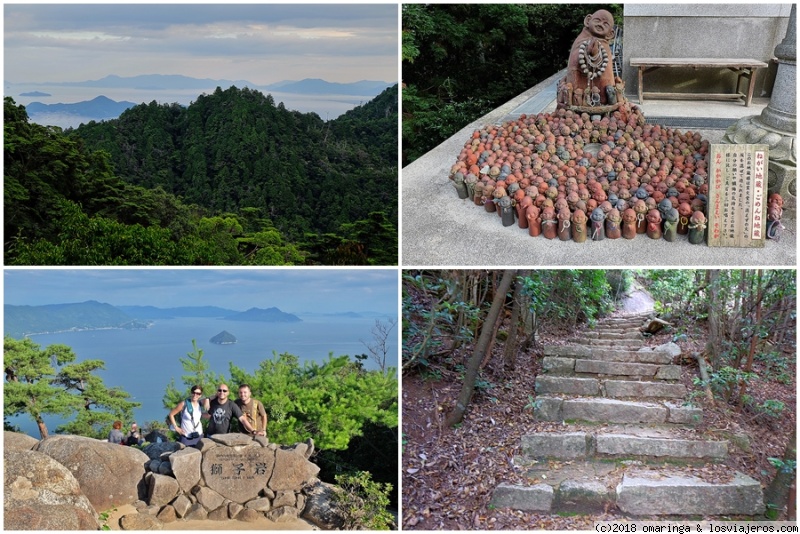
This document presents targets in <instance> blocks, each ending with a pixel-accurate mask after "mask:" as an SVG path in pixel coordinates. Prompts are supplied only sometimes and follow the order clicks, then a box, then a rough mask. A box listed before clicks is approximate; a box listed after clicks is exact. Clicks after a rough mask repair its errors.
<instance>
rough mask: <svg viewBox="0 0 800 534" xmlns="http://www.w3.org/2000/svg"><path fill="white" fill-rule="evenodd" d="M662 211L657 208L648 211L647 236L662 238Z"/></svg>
mask: <svg viewBox="0 0 800 534" xmlns="http://www.w3.org/2000/svg"><path fill="white" fill-rule="evenodd" d="M661 235H662V234H661V213H660V212H659V211H658V210H657V209H653V210H650V211H648V212H647V237H649V238H650V239H661Z"/></svg>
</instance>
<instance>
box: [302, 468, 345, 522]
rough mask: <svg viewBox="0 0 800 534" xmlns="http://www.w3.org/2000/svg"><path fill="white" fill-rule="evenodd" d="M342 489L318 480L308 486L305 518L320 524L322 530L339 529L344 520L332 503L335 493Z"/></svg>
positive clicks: (303, 515)
mask: <svg viewBox="0 0 800 534" xmlns="http://www.w3.org/2000/svg"><path fill="white" fill-rule="evenodd" d="M337 491H342V490H341V489H340V488H338V487H337V486H334V485H332V484H326V483H325V482H322V481H320V480H316V481H315V482H314V484H313V485H311V486H309V487H308V488H306V490H305V493H306V496H307V499H306V504H305V508H304V509H303V514H302V517H303V519H305V520H307V521H309V522H310V523H312V524H314V525H316V526H318V527H319V528H320V529H322V530H339V529H341V528H342V527H343V526H344V520H343V519H342V516H341V515H340V514H339V512H338V511H337V510H336V508H335V507H334V506H333V505H332V503H333V499H334V497H333V495H334V493H335V492H337Z"/></svg>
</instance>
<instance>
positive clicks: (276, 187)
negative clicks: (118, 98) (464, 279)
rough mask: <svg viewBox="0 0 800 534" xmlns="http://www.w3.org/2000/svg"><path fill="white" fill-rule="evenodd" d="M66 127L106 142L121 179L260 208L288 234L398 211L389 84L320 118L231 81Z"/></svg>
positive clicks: (206, 200) (204, 200) (192, 199)
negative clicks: (356, 104) (178, 100)
mask: <svg viewBox="0 0 800 534" xmlns="http://www.w3.org/2000/svg"><path fill="white" fill-rule="evenodd" d="M70 135H71V136H72V137H74V138H80V139H82V140H83V141H84V142H85V143H86V145H87V146H88V147H90V148H92V149H103V150H105V151H107V152H108V153H109V154H110V155H111V162H112V165H113V168H114V171H115V173H116V174H117V176H119V177H120V178H122V179H123V180H125V181H126V182H129V183H132V184H136V185H141V186H144V187H148V188H152V187H156V186H161V187H163V188H164V189H165V190H166V191H168V192H170V193H172V194H175V195H177V196H178V197H180V198H181V199H182V200H183V201H184V202H186V203H190V204H197V205H199V206H202V207H204V208H208V209H211V210H214V211H217V212H227V211H232V212H235V211H237V210H239V209H240V208H244V207H248V208H259V209H261V210H262V213H263V214H264V215H267V216H268V217H270V219H271V220H272V221H273V223H274V224H275V226H276V228H278V229H279V231H280V232H281V233H283V234H284V235H288V236H290V237H294V238H297V237H299V236H302V235H303V233H305V232H322V233H324V232H334V231H336V230H337V229H338V227H339V226H340V225H341V224H345V223H349V222H353V221H355V220H358V219H363V218H365V217H367V216H368V215H369V213H370V212H373V211H383V212H384V213H386V215H387V218H388V219H389V220H390V221H392V222H393V223H395V222H396V219H397V168H396V167H397V86H394V87H393V88H391V89H387V90H386V91H384V93H382V94H381V95H379V96H378V97H377V98H376V99H375V100H373V101H371V102H369V103H367V104H365V105H364V106H362V107H360V108H357V109H356V110H352V111H351V112H349V113H347V114H345V115H343V116H342V117H340V118H338V119H335V120H332V121H329V122H327V123H326V122H325V121H323V120H322V119H321V118H320V117H319V116H318V115H317V114H315V113H299V112H297V111H289V110H287V109H286V108H285V107H284V106H283V104H282V103H279V104H277V105H276V104H275V102H274V100H273V98H272V96H271V95H264V94H262V93H260V92H258V91H254V90H251V89H248V88H244V89H238V88H236V87H231V88H229V89H226V90H222V89H220V88H217V90H216V91H215V92H214V93H213V94H211V95H201V96H199V97H198V98H197V100H196V101H195V102H193V103H192V104H190V105H189V106H188V107H187V108H182V107H181V106H178V105H176V104H171V105H167V104H157V103H156V102H151V103H150V104H141V105H139V106H136V107H134V108H131V109H129V110H127V111H126V112H125V113H123V114H122V115H121V116H120V117H119V119H116V120H112V121H107V122H102V123H90V124H88V125H82V126H81V127H79V128H77V129H76V130H74V131H73V132H72V133H71V134H70Z"/></svg>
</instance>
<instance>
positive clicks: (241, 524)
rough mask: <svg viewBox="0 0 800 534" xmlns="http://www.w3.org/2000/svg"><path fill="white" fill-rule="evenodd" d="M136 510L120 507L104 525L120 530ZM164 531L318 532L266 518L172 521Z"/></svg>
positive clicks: (298, 523)
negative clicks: (122, 521) (253, 519)
mask: <svg viewBox="0 0 800 534" xmlns="http://www.w3.org/2000/svg"><path fill="white" fill-rule="evenodd" d="M135 513H136V508H134V507H133V505H126V506H120V507H119V508H118V509H117V510H116V511H115V512H114V513H113V514H111V516H110V517H109V518H108V522H107V523H106V524H107V525H108V526H109V527H111V530H122V529H121V528H120V526H119V520H120V518H122V516H124V515H127V514H135ZM164 529H165V530H178V531H182V530H203V531H211V530H318V529H316V528H315V527H314V526H313V525H312V524H311V523H307V522H306V521H303V520H302V519H298V520H296V521H289V522H286V523H276V522H274V521H270V520H269V519H267V518H264V519H260V520H258V521H253V522H247V521H235V520H230V521H211V520H206V521H183V520H180V519H179V520H178V521H173V522H172V523H165V524H164Z"/></svg>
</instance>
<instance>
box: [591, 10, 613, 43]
mask: <svg viewBox="0 0 800 534" xmlns="http://www.w3.org/2000/svg"><path fill="white" fill-rule="evenodd" d="M584 24H585V26H586V28H587V29H588V30H589V31H590V32H591V33H592V35H594V36H595V37H610V36H611V31H612V29H613V28H614V17H613V16H612V15H611V13H609V12H608V11H606V10H605V9H601V10H599V11H595V12H594V14H592V15H589V16H587V17H586V20H585V21H584Z"/></svg>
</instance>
